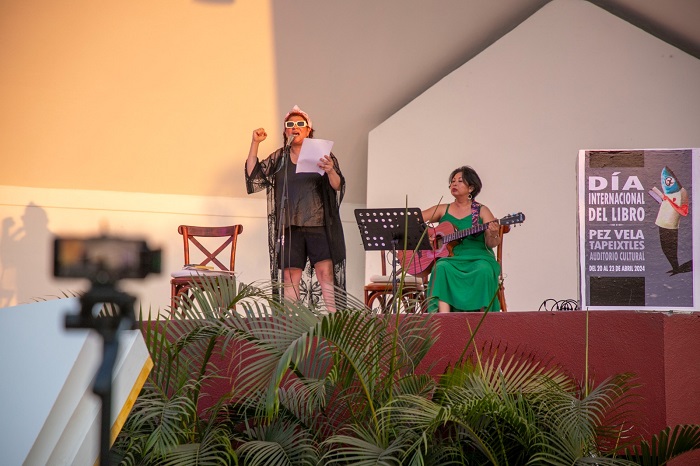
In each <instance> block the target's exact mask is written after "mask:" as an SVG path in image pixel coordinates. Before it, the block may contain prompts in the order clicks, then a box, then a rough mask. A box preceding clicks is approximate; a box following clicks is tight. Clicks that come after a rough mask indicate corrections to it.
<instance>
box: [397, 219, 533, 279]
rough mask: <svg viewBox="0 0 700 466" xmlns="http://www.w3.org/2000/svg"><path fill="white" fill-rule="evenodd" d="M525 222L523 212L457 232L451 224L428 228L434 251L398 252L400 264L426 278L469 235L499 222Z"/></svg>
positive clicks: (514, 223) (513, 223)
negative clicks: (435, 265) (436, 263)
mask: <svg viewBox="0 0 700 466" xmlns="http://www.w3.org/2000/svg"><path fill="white" fill-rule="evenodd" d="M524 221H525V215H524V214H523V213H522V212H518V213H517V214H510V215H506V216H505V217H503V218H501V219H494V220H491V221H490V222H486V223H482V224H480V225H476V226H474V227H471V228H467V229H466V230H457V228H456V227H455V226H454V225H453V224H451V223H450V222H442V223H440V224H438V226H436V227H434V228H428V233H427V234H428V235H429V237H430V238H431V246H432V249H427V250H419V251H396V253H397V254H398V259H399V263H400V264H401V266H402V267H403V268H405V269H406V272H407V273H409V274H411V275H417V276H422V277H426V276H427V275H428V274H429V273H430V270H431V269H432V268H433V264H434V263H435V261H436V260H438V259H440V258H441V257H449V256H451V255H452V249H453V248H454V247H455V246H456V245H457V243H458V242H459V241H460V240H462V239H463V238H466V237H467V236H469V235H476V234H478V233H481V232H482V231H484V230H486V229H487V228H488V227H489V223H493V222H497V223H498V224H499V225H517V224H520V223H523V222H524Z"/></svg>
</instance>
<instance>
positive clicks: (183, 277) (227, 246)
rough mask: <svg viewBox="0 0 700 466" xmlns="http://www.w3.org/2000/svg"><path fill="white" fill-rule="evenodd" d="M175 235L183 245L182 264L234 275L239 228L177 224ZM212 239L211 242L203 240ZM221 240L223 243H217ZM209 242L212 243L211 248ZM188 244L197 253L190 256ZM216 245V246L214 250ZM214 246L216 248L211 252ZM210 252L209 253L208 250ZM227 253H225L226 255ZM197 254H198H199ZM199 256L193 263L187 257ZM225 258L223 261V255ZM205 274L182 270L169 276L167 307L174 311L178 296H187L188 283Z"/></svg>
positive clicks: (189, 285) (235, 226) (232, 226)
mask: <svg viewBox="0 0 700 466" xmlns="http://www.w3.org/2000/svg"><path fill="white" fill-rule="evenodd" d="M177 231H178V233H180V234H181V235H182V241H183V245H184V259H185V262H184V265H185V266H187V265H199V266H208V267H214V272H217V273H218V274H220V273H221V272H229V273H231V272H234V270H235V265H236V243H237V241H238V235H239V234H241V233H242V232H243V225H230V226H223V227H200V226H192V225H180V226H179V227H177ZM205 238H215V240H210V239H205ZM220 240H221V241H223V242H220ZM212 241H213V242H215V243H216V244H213V246H211V244H212ZM190 244H192V245H194V246H195V247H196V248H197V250H198V251H199V252H196V251H195V254H193V255H192V256H190ZM217 245H218V247H216V246H217ZM214 247H216V249H213V248H214ZM212 249H213V250H212ZM227 251H228V254H226V252H227ZM200 253H201V254H200ZM195 255H196V256H197V257H203V258H202V260H201V261H200V262H198V263H196V264H193V263H192V260H193V259H191V257H195ZM227 255H228V257H227V258H226V256H227ZM207 273H208V272H207V271H198V270H185V269H183V271H179V272H175V273H173V274H172V279H171V280H170V299H171V305H172V307H173V308H175V306H176V304H177V299H176V298H178V297H179V296H182V295H183V294H185V293H187V292H188V290H189V289H190V287H191V284H192V283H193V282H194V281H196V280H197V277H198V276H199V275H200V274H201V275H205V274H207Z"/></svg>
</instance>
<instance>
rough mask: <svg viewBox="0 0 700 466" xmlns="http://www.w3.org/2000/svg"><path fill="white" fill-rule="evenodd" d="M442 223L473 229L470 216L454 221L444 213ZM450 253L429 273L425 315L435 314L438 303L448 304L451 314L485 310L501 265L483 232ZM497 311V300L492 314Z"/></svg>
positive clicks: (466, 240) (496, 284)
mask: <svg viewBox="0 0 700 466" xmlns="http://www.w3.org/2000/svg"><path fill="white" fill-rule="evenodd" d="M448 210H449V207H448ZM442 222H450V223H451V224H453V225H454V226H455V227H456V228H457V229H458V230H466V229H468V228H471V227H472V216H471V215H467V216H466V217H464V218H462V219H457V218H455V217H453V216H452V215H451V214H450V213H449V212H447V211H446V212H445V215H443V216H442V218H441V219H440V223H442ZM479 223H481V218H479ZM452 254H453V255H452V256H450V257H443V258H440V259H438V260H437V261H436V262H435V266H434V268H433V271H432V273H431V274H430V281H429V282H428V293H427V295H428V312H437V310H438V301H444V302H446V303H448V304H449V305H450V306H451V310H452V311H453V312H466V311H479V310H481V309H482V308H484V307H487V306H488V305H489V303H490V302H491V299H493V297H494V295H495V294H496V290H497V289H498V277H499V276H500V274H501V266H500V264H499V263H498V262H497V261H496V256H495V255H494V253H493V249H491V248H489V247H488V246H486V243H485V236H484V232H481V233H479V234H476V235H471V236H467V237H466V238H464V239H463V240H462V241H460V242H459V243H458V244H457V245H455V247H454V249H453V250H452ZM500 310H501V305H500V303H499V301H498V298H496V299H494V301H493V306H492V308H491V311H500Z"/></svg>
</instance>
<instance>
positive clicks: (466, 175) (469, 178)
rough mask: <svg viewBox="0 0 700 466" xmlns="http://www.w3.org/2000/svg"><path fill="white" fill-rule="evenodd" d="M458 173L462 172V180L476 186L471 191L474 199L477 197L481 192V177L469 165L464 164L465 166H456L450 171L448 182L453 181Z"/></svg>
mask: <svg viewBox="0 0 700 466" xmlns="http://www.w3.org/2000/svg"><path fill="white" fill-rule="evenodd" d="M457 173H461V174H462V181H464V182H465V183H467V184H468V185H469V186H471V187H472V188H474V189H473V190H472V192H471V194H472V199H476V196H478V195H479V193H480V192H481V178H479V175H477V174H476V171H475V170H474V169H473V168H472V167H470V166H469V165H464V166H463V167H459V168H455V169H454V170H452V173H450V179H449V180H447V182H448V183H450V184H451V183H452V178H454V177H455V175H456V174H457Z"/></svg>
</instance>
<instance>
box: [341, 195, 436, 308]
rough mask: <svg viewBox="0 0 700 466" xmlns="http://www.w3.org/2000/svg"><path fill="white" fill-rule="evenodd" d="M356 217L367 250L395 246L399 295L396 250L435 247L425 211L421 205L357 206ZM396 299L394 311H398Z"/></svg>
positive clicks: (393, 265)
mask: <svg viewBox="0 0 700 466" xmlns="http://www.w3.org/2000/svg"><path fill="white" fill-rule="evenodd" d="M355 220H356V221H357V226H358V227H359V228H360V236H362V244H363V246H364V248H365V251H381V250H387V249H391V252H392V257H393V259H392V269H393V270H392V275H391V289H392V292H393V294H394V296H396V269H397V265H396V263H397V260H396V250H397V249H401V250H403V251H413V250H425V249H432V246H431V244H430V239H429V238H428V235H427V234H425V228H426V225H425V222H423V214H422V213H421V211H420V209H418V208H415V207H414V208H410V209H405V208H404V209H355ZM396 311H397V307H396V299H394V302H393V303H392V312H396Z"/></svg>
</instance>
